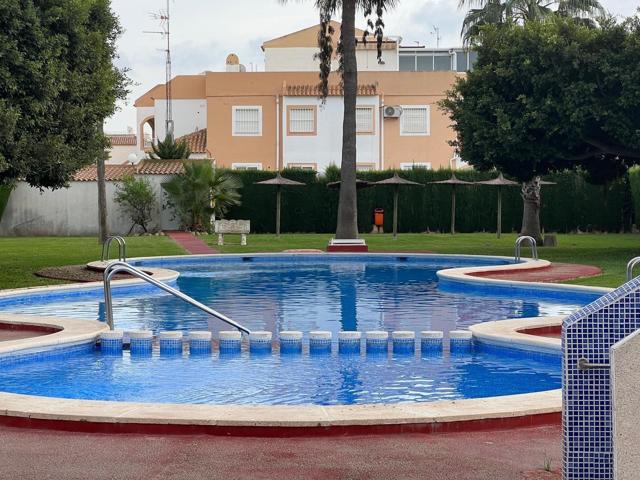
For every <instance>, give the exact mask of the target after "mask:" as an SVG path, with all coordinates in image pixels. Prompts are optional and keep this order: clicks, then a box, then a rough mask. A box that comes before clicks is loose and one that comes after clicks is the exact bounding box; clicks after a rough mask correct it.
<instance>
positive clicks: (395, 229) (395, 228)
mask: <svg viewBox="0 0 640 480" xmlns="http://www.w3.org/2000/svg"><path fill="white" fill-rule="evenodd" d="M399 190H400V186H399V185H396V186H395V188H394V189H393V239H394V240H395V239H396V238H398V192H399Z"/></svg>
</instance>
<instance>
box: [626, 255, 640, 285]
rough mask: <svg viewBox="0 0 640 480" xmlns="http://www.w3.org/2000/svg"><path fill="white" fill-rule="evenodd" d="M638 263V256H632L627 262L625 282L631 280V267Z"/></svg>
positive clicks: (639, 258)
mask: <svg viewBox="0 0 640 480" xmlns="http://www.w3.org/2000/svg"><path fill="white" fill-rule="evenodd" d="M638 263H640V257H634V258H632V259H631V260H629V263H627V282H629V281H631V280H633V269H634V268H635V266H636V265H637V264H638Z"/></svg>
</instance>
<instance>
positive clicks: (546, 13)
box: [459, 0, 604, 44]
mask: <svg viewBox="0 0 640 480" xmlns="http://www.w3.org/2000/svg"><path fill="white" fill-rule="evenodd" d="M459 6H460V8H463V7H469V12H468V13H467V15H466V16H465V18H464V21H463V22H462V38H463V40H464V42H465V43H466V44H470V43H474V41H476V40H477V39H478V36H479V34H480V30H481V28H482V27H483V26H484V25H500V24H504V23H515V24H523V23H526V22H530V21H546V20H548V19H549V18H551V17H553V16H554V15H559V16H562V17H569V18H573V19H576V20H578V21H579V22H581V23H584V24H585V25H592V26H593V25H594V21H593V20H594V19H595V18H596V17H598V16H602V15H603V14H604V9H603V8H602V5H600V2H599V1H598V0H460V3H459ZM473 7H476V8H473Z"/></svg>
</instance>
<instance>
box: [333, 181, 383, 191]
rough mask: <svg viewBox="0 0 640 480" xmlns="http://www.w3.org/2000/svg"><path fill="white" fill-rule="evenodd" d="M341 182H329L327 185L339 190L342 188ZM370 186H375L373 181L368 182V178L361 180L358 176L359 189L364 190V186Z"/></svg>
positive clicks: (357, 184)
mask: <svg viewBox="0 0 640 480" xmlns="http://www.w3.org/2000/svg"><path fill="white" fill-rule="evenodd" d="M340 183H341V182H339V181H338V182H329V183H327V187H329V188H331V189H332V190H337V189H339V188H340ZM369 187H373V182H367V181H366V180H360V179H359V178H356V188H357V189H358V190H362V189H363V188H369Z"/></svg>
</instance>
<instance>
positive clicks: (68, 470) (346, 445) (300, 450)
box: [0, 426, 561, 480]
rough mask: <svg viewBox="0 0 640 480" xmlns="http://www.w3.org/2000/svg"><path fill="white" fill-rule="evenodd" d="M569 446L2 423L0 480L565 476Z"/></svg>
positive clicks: (488, 438) (535, 435) (547, 438)
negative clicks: (108, 430) (78, 429)
mask: <svg viewBox="0 0 640 480" xmlns="http://www.w3.org/2000/svg"><path fill="white" fill-rule="evenodd" d="M560 442H561V428H560V426H552V427H537V428H525V429H516V430H505V431H490V432H467V433H451V434H441V435H416V434H413V435H387V436H382V435H378V436H361V437H348V438H342V437H338V438H294V439H287V438H269V439H266V438H254V437H244V438H239V437H210V436H198V435H194V436H181V435H172V436H157V435H117V434H83V433H67V432H56V431H47V430H28V429H26V430H23V429H13V428H8V427H0V478H3V479H4V478H6V479H24V480H28V479H65V480H73V479H83V480H84V479H87V478H91V479H92V480H101V479H105V480H106V479H110V480H112V479H113V480H117V479H130V478H144V479H163V480H164V479H167V480H170V479H274V478H275V479H278V480H287V479H302V478H304V479H305V480H313V479H334V478H335V479H406V480H410V479H420V480H525V479H526V480H534V479H535V480H540V479H545V480H546V479H549V480H551V479H553V480H560V474H559V473H558V471H557V469H558V467H559V465H560V458H561V449H560ZM546 462H550V463H551V469H552V470H553V472H552V473H549V472H545V471H544V466H545V463H546Z"/></svg>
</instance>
